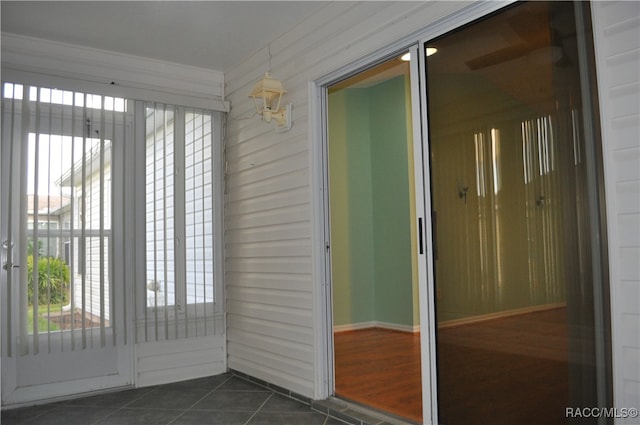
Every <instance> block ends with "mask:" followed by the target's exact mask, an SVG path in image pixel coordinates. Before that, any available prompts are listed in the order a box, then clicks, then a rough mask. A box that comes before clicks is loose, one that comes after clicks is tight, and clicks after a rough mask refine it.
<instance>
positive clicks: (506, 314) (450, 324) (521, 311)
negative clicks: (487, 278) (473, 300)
mask: <svg viewBox="0 0 640 425" xmlns="http://www.w3.org/2000/svg"><path fill="white" fill-rule="evenodd" d="M566 306H567V303H554V304H544V305H535V306H531V307H524V308H517V309H514V310H506V311H499V312H496V313H489V314H482V315H480V316H471V317H464V318H462V319H453V320H447V321H444V322H440V323H439V324H438V329H442V328H451V327H454V326H462V325H469V324H472V323H479V322H484V321H486V320H493V319H502V318H505V317H511V316H518V315H521V314H527V313H536V312H539V311H545V310H553V309H555V308H561V307H566Z"/></svg>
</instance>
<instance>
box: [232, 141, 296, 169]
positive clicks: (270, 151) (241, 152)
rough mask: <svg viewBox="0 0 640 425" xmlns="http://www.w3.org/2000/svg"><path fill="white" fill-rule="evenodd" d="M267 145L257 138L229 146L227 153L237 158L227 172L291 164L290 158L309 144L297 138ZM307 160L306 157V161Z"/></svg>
mask: <svg viewBox="0 0 640 425" xmlns="http://www.w3.org/2000/svg"><path fill="white" fill-rule="evenodd" d="M276 141H277V143H272V144H271V145H269V146H265V145H264V142H263V141H262V140H260V139H256V140H254V141H253V142H251V143H248V142H245V143H241V144H238V145H233V146H229V147H228V150H227V155H229V156H232V157H233V158H236V161H234V162H233V164H229V167H228V168H227V174H230V175H233V174H234V173H236V172H238V171H244V170H250V169H252V168H253V167H255V166H256V165H258V166H260V165H266V164H273V163H275V164H276V165H281V166H284V167H288V166H291V164H289V158H290V157H292V156H296V155H299V154H300V153H304V152H306V151H307V145H306V144H305V143H300V141H299V140H296V139H293V140H291V139H287V140H277V139H276ZM303 162H306V158H305V161H303Z"/></svg>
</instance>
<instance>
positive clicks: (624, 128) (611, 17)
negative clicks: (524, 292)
mask: <svg viewBox="0 0 640 425" xmlns="http://www.w3.org/2000/svg"><path fill="white" fill-rule="evenodd" d="M592 14H593V20H594V38H595V50H596V61H597V63H596V68H597V73H598V89H599V95H600V112H601V117H602V133H603V143H604V168H605V191H606V202H607V220H608V227H609V229H608V231H609V235H608V236H609V279H610V285H611V307H612V317H611V319H612V327H613V335H612V338H613V369H614V372H613V377H614V397H615V405H616V406H617V407H627V408H631V407H636V408H640V361H639V360H638V359H640V263H639V261H638V259H639V258H640V171H639V170H640V3H639V2H637V1H632V2H597V3H594V5H593V6H592ZM618 423H621V424H622V423H624V424H627V423H628V424H631V423H638V418H637V417H636V418H627V419H622V420H620V421H619V422H618Z"/></svg>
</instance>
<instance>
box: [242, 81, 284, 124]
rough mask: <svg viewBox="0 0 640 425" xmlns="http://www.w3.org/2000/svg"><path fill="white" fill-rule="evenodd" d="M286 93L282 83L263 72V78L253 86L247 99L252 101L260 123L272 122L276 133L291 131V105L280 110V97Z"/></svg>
mask: <svg viewBox="0 0 640 425" xmlns="http://www.w3.org/2000/svg"><path fill="white" fill-rule="evenodd" d="M286 92H287V91H286V90H285V89H284V87H283V86H282V83H281V82H280V81H279V80H277V79H275V78H273V77H271V76H270V75H269V73H268V72H265V74H264V77H262V79H261V80H260V81H258V82H257V83H255V84H254V86H253V90H252V91H251V94H250V95H249V97H251V98H252V99H253V104H254V105H255V107H256V111H257V112H258V115H260V116H261V117H262V121H264V122H271V121H274V122H275V125H276V131H277V132H283V131H287V130H290V129H291V104H288V105H286V106H285V107H283V108H280V102H281V101H282V96H283V95H284V94H285V93H286Z"/></svg>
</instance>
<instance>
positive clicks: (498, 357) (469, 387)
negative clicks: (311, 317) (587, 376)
mask: <svg viewBox="0 0 640 425" xmlns="http://www.w3.org/2000/svg"><path fill="white" fill-rule="evenodd" d="M334 338H335V340H334V350H335V374H336V382H335V384H336V395H337V396H338V397H341V398H344V399H348V400H353V401H356V402H358V403H361V404H364V405H368V406H370V407H373V408H375V409H379V410H382V411H385V412H389V413H392V414H394V415H397V416H400V417H403V418H406V419H409V420H411V421H414V422H420V423H421V422H422V400H421V397H422V396H421V375H420V336H419V334H412V333H404V332H397V331H391V330H386V329H380V328H369V329H363V330H357V331H348V332H338V333H335V335H334ZM567 339H568V338H567V325H566V310H565V309H564V308H559V309H553V310H548V311H543V312H537V313H529V314H523V315H518V316H513V317H508V318H502V319H494V320H489V321H484V322H479V323H475V324H469V325H464V326H456V327H450V328H441V329H439V330H438V341H439V346H438V373H439V383H438V384H439V411H440V419H441V422H442V423H444V424H446V425H456V424H465V425H466V424H470V423H478V420H479V419H480V420H481V419H483V418H491V421H492V424H495V425H499V424H505V425H511V424H514V423H518V424H561V423H565V422H566V420H565V418H564V409H565V407H566V406H568V405H569V399H568V393H569V389H568V373H569V368H568V365H567V353H568V344H567Z"/></svg>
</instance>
